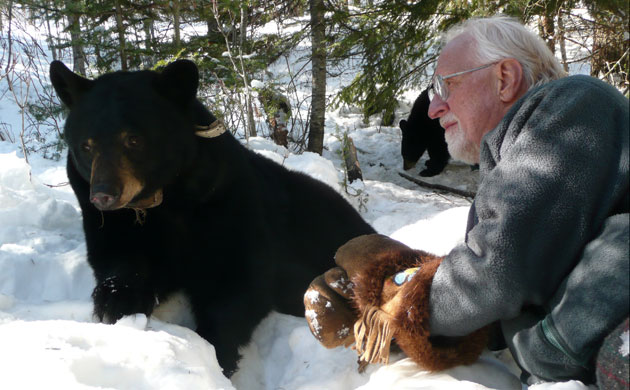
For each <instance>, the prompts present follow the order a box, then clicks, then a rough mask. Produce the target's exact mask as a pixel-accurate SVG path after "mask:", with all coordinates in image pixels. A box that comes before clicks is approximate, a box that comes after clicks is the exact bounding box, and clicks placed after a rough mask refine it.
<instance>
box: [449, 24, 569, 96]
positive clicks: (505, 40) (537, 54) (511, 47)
mask: <svg viewBox="0 0 630 390" xmlns="http://www.w3.org/2000/svg"><path fill="white" fill-rule="evenodd" d="M461 34H468V35H470V36H471V37H472V38H473V39H474V41H475V42H476V44H477V51H476V57H477V58H476V60H478V61H479V62H480V63H481V64H486V63H491V62H494V61H499V60H502V59H505V58H514V59H515V60H517V61H518V62H519V63H520V64H521V67H522V68H523V77H524V78H525V81H526V82H527V85H528V87H529V88H530V89H531V88H533V87H535V86H538V85H541V84H544V83H546V82H549V81H551V80H555V79H559V78H561V77H564V76H566V75H567V74H566V72H565V71H564V69H563V68H562V65H560V63H559V62H558V60H557V59H556V57H555V56H554V55H553V53H552V52H551V50H549V48H548V47H547V45H546V44H545V42H543V40H542V39H541V38H540V37H539V36H538V35H536V34H534V33H533V32H531V31H529V30H528V29H527V28H525V26H523V25H522V24H521V23H520V22H519V21H518V20H517V19H515V18H511V17H507V16H493V17H488V18H472V19H468V20H466V21H464V22H462V23H460V24H458V25H455V26H453V27H452V28H450V29H449V30H448V31H447V32H446V33H445V34H444V36H443V41H444V45H446V44H447V43H448V42H450V41H451V40H453V39H454V38H455V37H457V36H459V35H461Z"/></svg>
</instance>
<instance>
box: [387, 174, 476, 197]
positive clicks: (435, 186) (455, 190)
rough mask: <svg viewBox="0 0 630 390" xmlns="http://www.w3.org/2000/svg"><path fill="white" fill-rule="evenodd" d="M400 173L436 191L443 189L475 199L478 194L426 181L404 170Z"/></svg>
mask: <svg viewBox="0 0 630 390" xmlns="http://www.w3.org/2000/svg"><path fill="white" fill-rule="evenodd" d="M398 174H399V175H400V176H401V177H403V178H405V179H407V180H409V181H411V182H413V183H416V184H417V185H419V186H420V187H425V188H428V189H431V190H436V191H441V192H448V193H451V194H455V195H459V196H462V197H464V198H469V199H474V198H475V195H476V193H474V192H472V191H466V190H460V189H457V188H452V187H448V186H444V185H441V184H433V183H428V182H426V181H423V180H420V179H416V178H415V177H413V176H409V175H407V174H406V173H403V172H398Z"/></svg>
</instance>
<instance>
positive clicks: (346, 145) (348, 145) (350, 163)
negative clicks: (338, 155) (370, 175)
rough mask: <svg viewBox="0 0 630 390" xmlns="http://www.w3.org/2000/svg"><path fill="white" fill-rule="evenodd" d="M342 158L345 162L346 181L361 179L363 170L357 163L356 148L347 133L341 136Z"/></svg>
mask: <svg viewBox="0 0 630 390" xmlns="http://www.w3.org/2000/svg"><path fill="white" fill-rule="evenodd" d="M342 147H343V159H344V161H345V163H346V175H347V176H348V182H349V183H352V182H353V181H355V180H357V179H359V180H363V172H362V171H361V166H360V165H359V159H358V158H357V148H355V147H354V142H353V141H352V138H350V137H348V135H347V134H344V136H343V146H342Z"/></svg>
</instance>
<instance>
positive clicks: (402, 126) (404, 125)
mask: <svg viewBox="0 0 630 390" xmlns="http://www.w3.org/2000/svg"><path fill="white" fill-rule="evenodd" d="M398 126H400V130H402V131H403V132H404V131H405V130H407V121H406V120H405V119H401V121H400V122H399V123H398Z"/></svg>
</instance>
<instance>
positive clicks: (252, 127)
mask: <svg viewBox="0 0 630 390" xmlns="http://www.w3.org/2000/svg"><path fill="white" fill-rule="evenodd" d="M239 35H240V37H239V49H238V52H239V60H240V63H241V71H242V72H243V82H244V84H245V103H246V105H245V107H246V108H247V130H248V132H249V135H250V137H255V136H256V122H255V121H254V106H253V104H252V93H251V89H250V87H249V77H248V74H247V69H245V64H244V63H243V47H244V44H245V39H246V38H247V7H246V6H245V4H243V3H242V4H241V28H240V33H239Z"/></svg>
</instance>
